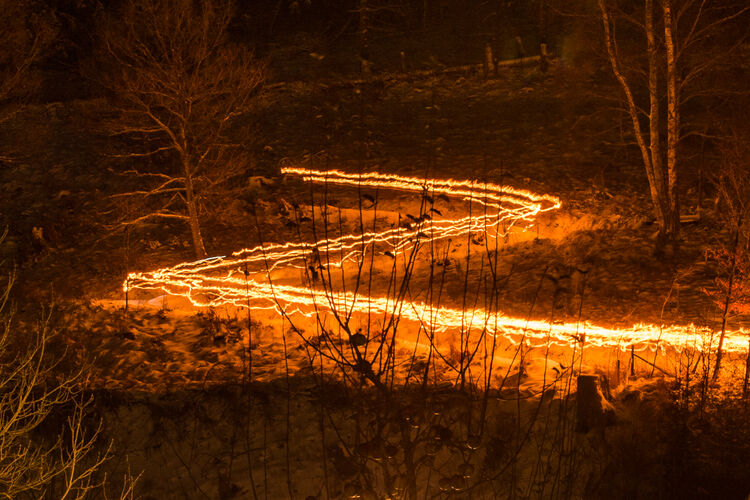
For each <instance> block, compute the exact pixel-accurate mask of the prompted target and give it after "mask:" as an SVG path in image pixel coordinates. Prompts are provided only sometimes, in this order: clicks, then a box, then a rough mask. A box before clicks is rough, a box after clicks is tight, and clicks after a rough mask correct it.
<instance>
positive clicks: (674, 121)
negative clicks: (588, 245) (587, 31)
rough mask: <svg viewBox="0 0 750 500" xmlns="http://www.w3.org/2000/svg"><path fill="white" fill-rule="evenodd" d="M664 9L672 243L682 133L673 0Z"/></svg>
mask: <svg viewBox="0 0 750 500" xmlns="http://www.w3.org/2000/svg"><path fill="white" fill-rule="evenodd" d="M662 7H663V11H664V45H665V48H666V54H667V199H668V200H669V212H668V213H669V216H670V220H669V222H670V224H669V227H668V230H669V236H670V239H671V240H672V243H674V244H676V243H677V238H678V236H679V231H680V210H679V208H680V206H679V198H678V195H677V144H678V142H679V133H680V114H679V108H678V102H679V96H678V95H677V60H676V56H675V43H674V33H673V29H672V24H673V20H672V0H662Z"/></svg>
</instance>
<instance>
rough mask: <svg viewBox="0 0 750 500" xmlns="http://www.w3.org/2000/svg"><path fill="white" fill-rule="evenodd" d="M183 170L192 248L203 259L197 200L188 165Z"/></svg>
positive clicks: (204, 250) (204, 251)
mask: <svg viewBox="0 0 750 500" xmlns="http://www.w3.org/2000/svg"><path fill="white" fill-rule="evenodd" d="M184 171H185V204H186V205H187V209H188V223H189V224H190V233H191V234H192V236H193V250H195V257H196V258H198V259H205V258H206V257H207V255H208V254H207V253H206V247H205V246H204V245H203V236H202V235H201V225H200V221H199V220H198V200H197V199H196V197H195V189H194V187H193V176H192V174H191V172H190V167H189V166H188V165H185V166H184Z"/></svg>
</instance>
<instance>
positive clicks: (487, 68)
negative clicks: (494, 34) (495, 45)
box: [484, 42, 495, 77]
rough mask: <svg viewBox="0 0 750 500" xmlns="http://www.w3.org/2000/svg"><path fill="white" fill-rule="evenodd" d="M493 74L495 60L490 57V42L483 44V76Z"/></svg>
mask: <svg viewBox="0 0 750 500" xmlns="http://www.w3.org/2000/svg"><path fill="white" fill-rule="evenodd" d="M491 74H495V59H494V58H493V57H492V45H490V42H486V43H485V44H484V76H485V77H488V76H489V75H491Z"/></svg>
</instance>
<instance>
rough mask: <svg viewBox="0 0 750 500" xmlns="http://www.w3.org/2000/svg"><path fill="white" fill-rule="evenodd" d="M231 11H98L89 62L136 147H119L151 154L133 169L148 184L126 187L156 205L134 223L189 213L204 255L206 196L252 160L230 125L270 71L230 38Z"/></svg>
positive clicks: (149, 3) (173, 5) (187, 2)
mask: <svg viewBox="0 0 750 500" xmlns="http://www.w3.org/2000/svg"><path fill="white" fill-rule="evenodd" d="M232 13H233V5H232V2H231V1H229V0H220V1H208V0H201V1H198V2H195V1H192V0H165V1H161V0H129V1H127V2H125V4H124V5H123V6H122V7H121V8H120V9H118V10H114V11H109V12H107V13H106V14H104V15H103V16H102V18H101V19H100V23H99V28H98V38H99V42H100V44H99V48H98V53H97V57H96V58H95V61H96V64H97V65H98V66H97V67H96V68H89V69H88V72H89V74H91V75H93V76H94V77H95V78H96V79H98V80H99V81H101V82H102V83H103V85H104V86H105V87H106V88H107V89H109V90H110V91H111V96H112V104H113V106H114V107H115V108H116V109H117V112H118V115H117V119H116V120H114V121H113V122H111V123H109V125H108V126H109V131H110V133H111V134H112V135H113V136H119V137H121V138H123V139H125V140H127V141H129V142H128V144H129V146H130V147H128V149H127V151H126V152H125V153H123V154H121V155H120V156H122V157H124V158H126V159H136V158H140V159H142V160H147V159H151V160H152V161H151V162H148V161H143V162H142V165H140V166H139V167H140V168H139V169H131V170H129V173H131V174H133V175H134V176H135V177H137V178H138V179H140V180H141V181H143V186H144V187H141V188H137V189H135V190H133V191H130V192H128V193H124V195H125V196H140V197H142V198H143V201H144V202H145V205H146V206H147V207H148V210H146V212H145V213H142V214H139V215H138V216H136V217H135V218H132V219H130V220H128V221H126V222H127V223H130V224H132V223H136V222H140V221H143V220H146V219H152V218H161V219H179V220H184V221H186V222H187V224H188V225H189V227H190V232H191V234H192V240H193V248H194V250H195V255H196V256H197V257H198V258H202V257H205V256H206V249H205V245H204V242H203V236H202V232H201V217H202V214H203V212H205V211H206V207H207V203H209V201H210V198H211V197H212V196H213V197H216V196H222V195H224V196H225V195H226V191H225V190H224V189H225V187H226V183H227V181H228V180H230V179H231V178H232V177H233V176H234V175H236V174H238V173H240V172H242V170H243V168H244V164H243V155H242V149H241V148H240V147H239V145H238V143H237V141H233V140H232V139H231V138H230V131H231V128H232V126H234V125H235V122H236V120H235V118H237V117H238V116H239V115H240V114H242V113H243V112H246V111H247V110H248V109H249V106H250V104H251V102H252V100H253V97H254V96H255V95H256V94H257V92H258V91H259V89H260V86H261V84H262V82H263V80H264V67H263V65H262V64H261V63H260V62H259V61H258V60H257V59H256V58H255V57H254V55H253V53H252V51H251V50H249V49H248V48H247V47H245V46H242V45H240V44H237V43H233V42H232V41H231V40H230V37H229V33H228V28H229V24H230V22H231V20H232Z"/></svg>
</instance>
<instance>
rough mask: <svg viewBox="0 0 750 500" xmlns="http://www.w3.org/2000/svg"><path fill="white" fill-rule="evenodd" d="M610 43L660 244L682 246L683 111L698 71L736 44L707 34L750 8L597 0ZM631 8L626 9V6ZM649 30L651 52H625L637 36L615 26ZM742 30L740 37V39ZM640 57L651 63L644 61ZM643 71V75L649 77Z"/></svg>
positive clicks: (698, 0)
mask: <svg viewBox="0 0 750 500" xmlns="http://www.w3.org/2000/svg"><path fill="white" fill-rule="evenodd" d="M597 2H598V6H599V12H600V16H601V21H602V26H603V28H604V44H605V47H606V52H607V58H608V60H609V64H610V66H611V69H612V72H613V74H614V76H615V79H616V80H617V83H618V85H619V87H620V89H621V91H622V95H623V100H624V103H625V109H626V112H627V114H628V115H629V117H630V122H631V125H632V132H633V136H634V138H635V142H636V144H637V145H638V148H639V150H640V152H641V158H642V162H643V165H644V167H645V170H646V176H647V178H648V184H649V188H650V194H651V201H652V204H653V209H654V215H655V216H656V220H657V223H658V227H659V234H658V238H657V249H658V250H662V249H664V247H665V246H666V245H672V246H673V247H676V245H677V242H678V238H679V230H680V203H679V193H678V190H677V181H678V173H679V170H680V161H681V154H680V153H681V149H680V141H681V140H682V138H683V137H684V136H685V135H686V133H688V132H687V131H686V129H685V127H684V124H683V122H682V117H681V110H682V109H683V107H684V105H685V103H686V102H687V101H689V100H691V99H693V98H695V97H697V96H699V95H701V94H705V89H701V88H700V84H699V83H698V82H699V80H700V77H701V76H702V75H704V74H705V73H706V72H707V71H708V70H710V69H711V68H712V67H713V66H714V65H715V64H716V63H717V62H718V61H719V60H720V59H722V58H724V57H726V56H727V54H728V53H729V51H730V50H731V48H732V47H731V43H730V46H729V47H724V49H723V50H721V51H718V52H715V53H711V52H710V51H708V50H706V46H707V45H708V44H707V41H708V40H710V39H711V37H712V36H714V35H715V34H716V33H717V32H718V30H719V29H720V28H721V27H722V26H724V25H726V24H727V23H730V22H732V21H736V20H737V19H738V18H739V17H740V16H742V15H743V14H745V13H746V12H747V11H748V7H746V6H745V7H743V6H742V4H741V3H737V4H735V5H733V4H732V2H719V1H718V0H656V1H654V0H642V1H639V2H632V3H623V4H622V5H623V7H622V8H618V6H617V2H616V1H610V0H597ZM626 9H627V10H626ZM621 25H625V29H624V30H623V31H624V32H626V33H632V32H633V30H635V31H636V32H640V33H642V35H643V38H644V41H645V44H644V45H642V47H643V49H642V50H643V51H644V52H645V57H643V58H639V57H638V56H639V54H636V55H635V56H632V55H626V54H624V52H623V50H622V47H623V46H625V45H628V44H629V43H631V42H632V40H626V39H625V38H624V37H623V36H622V35H620V36H618V30H617V27H618V26H621ZM741 40H742V34H740V35H739V36H738V37H737V40H736V43H740V42H741ZM641 60H645V62H644V63H643V64H642V65H641V64H639V63H640V61H641ZM644 77H645V78H644Z"/></svg>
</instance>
